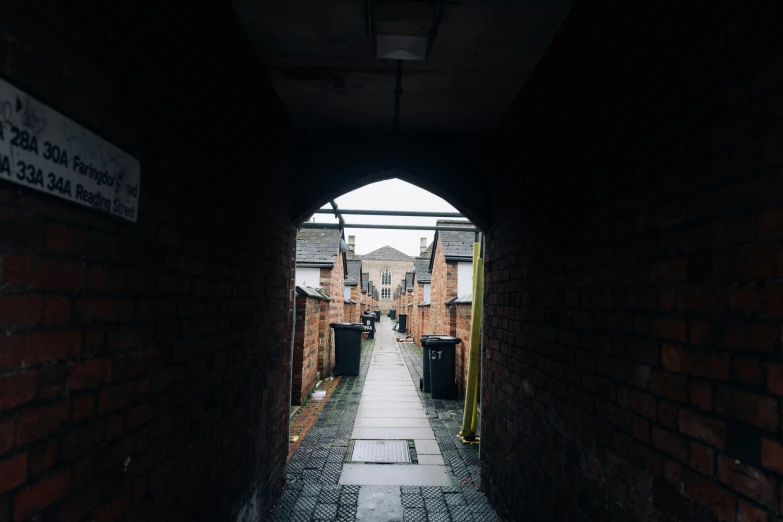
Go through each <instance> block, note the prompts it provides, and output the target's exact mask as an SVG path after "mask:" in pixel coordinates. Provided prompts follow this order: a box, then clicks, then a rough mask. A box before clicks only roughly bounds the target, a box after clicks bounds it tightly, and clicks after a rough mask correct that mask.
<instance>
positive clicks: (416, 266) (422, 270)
mask: <svg viewBox="0 0 783 522" xmlns="http://www.w3.org/2000/svg"><path fill="white" fill-rule="evenodd" d="M430 246H431V245H430ZM413 271H414V272H416V280H417V281H418V282H419V283H429V282H431V281H432V272H430V259H429V258H428V257H417V258H415V259H414V260H413Z"/></svg>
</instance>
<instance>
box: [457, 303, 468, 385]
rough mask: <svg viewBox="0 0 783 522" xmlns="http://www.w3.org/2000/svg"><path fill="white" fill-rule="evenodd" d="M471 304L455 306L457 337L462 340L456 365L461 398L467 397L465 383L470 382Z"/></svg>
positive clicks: (458, 347) (458, 346)
mask: <svg viewBox="0 0 783 522" xmlns="http://www.w3.org/2000/svg"><path fill="white" fill-rule="evenodd" d="M471 306H472V305H471V304H470V303H460V304H457V305H454V309H455V312H456V314H455V315H456V317H457V325H456V336H455V337H458V338H459V339H461V340H462V342H461V343H459V344H458V345H457V348H456V358H455V359H456V361H455V362H456V364H455V369H454V376H455V378H456V382H457V390H458V392H459V395H460V397H464V396H465V383H467V382H468V380H467V377H468V358H469V357H470V327H471V324H470V318H471V312H472V310H471Z"/></svg>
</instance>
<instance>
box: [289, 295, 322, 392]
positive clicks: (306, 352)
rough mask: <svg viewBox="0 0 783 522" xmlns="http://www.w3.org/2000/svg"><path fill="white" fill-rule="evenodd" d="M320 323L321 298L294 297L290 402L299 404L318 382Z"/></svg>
mask: <svg viewBox="0 0 783 522" xmlns="http://www.w3.org/2000/svg"><path fill="white" fill-rule="evenodd" d="M320 324H321V300H320V299H316V298H314V297H306V296H301V295H300V296H297V297H296V330H295V334H294V371H293V381H292V382H293V384H292V392H291V393H292V394H291V404H295V405H301V404H302V399H305V398H307V397H308V396H309V394H310V392H311V391H312V390H313V388H314V387H315V383H316V382H318V337H319V331H318V329H319V327H320Z"/></svg>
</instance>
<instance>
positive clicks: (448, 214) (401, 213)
mask: <svg viewBox="0 0 783 522" xmlns="http://www.w3.org/2000/svg"><path fill="white" fill-rule="evenodd" d="M315 213H316V214H334V210H329V209H326V208H322V209H319V210H316V211H315ZM340 214H342V215H345V216H348V215H353V216H406V217H452V218H464V217H465V215H464V214H462V213H461V212H414V211H408V210H353V209H352V210H346V209H342V208H341V209H340Z"/></svg>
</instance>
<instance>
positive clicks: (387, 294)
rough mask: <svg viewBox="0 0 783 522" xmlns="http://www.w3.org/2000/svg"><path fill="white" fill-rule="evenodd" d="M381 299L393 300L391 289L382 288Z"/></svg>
mask: <svg viewBox="0 0 783 522" xmlns="http://www.w3.org/2000/svg"><path fill="white" fill-rule="evenodd" d="M381 299H391V288H381Z"/></svg>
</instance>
